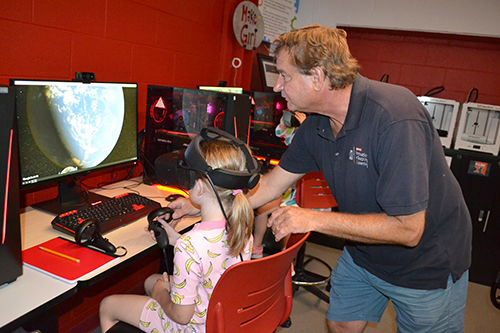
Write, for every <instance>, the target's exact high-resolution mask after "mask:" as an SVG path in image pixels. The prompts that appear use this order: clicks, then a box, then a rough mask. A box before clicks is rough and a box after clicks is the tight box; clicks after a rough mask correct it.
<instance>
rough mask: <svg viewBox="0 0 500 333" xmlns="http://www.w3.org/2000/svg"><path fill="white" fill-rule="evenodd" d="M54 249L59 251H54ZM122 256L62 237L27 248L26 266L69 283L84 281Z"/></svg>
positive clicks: (25, 254) (24, 260) (25, 252)
mask: <svg viewBox="0 0 500 333" xmlns="http://www.w3.org/2000/svg"><path fill="white" fill-rule="evenodd" d="M42 248H43V249H42ZM44 249H45V250H44ZM54 251H55V252H57V253H56V254H54ZM118 259H119V258H116V257H113V256H110V255H107V254H105V253H103V252H100V251H97V250H92V249H89V248H86V247H82V246H80V245H78V244H76V243H74V242H72V241H70V240H67V239H64V238H62V237H58V238H54V239H51V240H49V241H47V242H44V243H41V244H38V245H35V246H33V247H31V248H29V249H26V250H24V251H23V263H24V265H26V266H27V267H31V268H33V269H35V270H38V271H40V272H42V273H45V274H48V275H50V276H52V277H54V278H56V279H59V280H62V281H64V282H67V283H75V282H77V281H78V280H82V279H84V278H85V276H87V275H89V274H91V273H92V272H94V271H95V270H97V269H99V268H101V267H103V266H106V265H109V264H111V263H112V262H114V261H116V260H118Z"/></svg>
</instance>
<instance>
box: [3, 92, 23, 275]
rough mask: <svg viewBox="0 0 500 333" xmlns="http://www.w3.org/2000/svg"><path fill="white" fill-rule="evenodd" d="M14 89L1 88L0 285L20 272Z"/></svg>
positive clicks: (20, 255)
mask: <svg viewBox="0 0 500 333" xmlns="http://www.w3.org/2000/svg"><path fill="white" fill-rule="evenodd" d="M14 106H15V89H14V88H13V87H2V86H0V117H1V119H2V120H1V121H0V206H1V208H0V213H1V215H0V222H1V223H0V285H3V284H5V283H10V282H13V281H15V280H16V279H17V277H18V276H20V275H22V273H23V268H22V267H23V266H22V264H23V263H22V250H21V225H20V217H19V165H18V154H17V133H16V126H15V123H16V121H15V112H14Z"/></svg>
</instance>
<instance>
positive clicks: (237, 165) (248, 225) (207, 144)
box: [200, 139, 254, 256]
mask: <svg viewBox="0 0 500 333" xmlns="http://www.w3.org/2000/svg"><path fill="white" fill-rule="evenodd" d="M200 150H201V153H202V155H203V157H204V158H205V161H206V162H207V164H208V165H209V166H210V167H212V169H216V168H224V169H229V170H236V171H246V158H245V155H244V153H243V151H242V150H241V149H240V148H239V147H238V146H236V145H234V144H233V143H231V142H230V141H227V140H225V139H218V140H212V141H203V142H202V143H201V144H200ZM202 180H203V181H204V182H205V183H206V184H207V187H208V188H211V186H210V184H209V182H208V180H206V179H205V178H202ZM215 189H216V191H217V193H218V195H219V198H220V200H221V202H222V204H223V206H224V210H225V212H226V215H227V218H228V220H229V227H228V228H227V239H228V244H229V255H232V256H237V255H239V254H240V253H241V252H243V250H244V248H245V245H246V244H247V242H248V239H249V238H250V236H251V235H252V229H253V219H254V212H253V209H252V206H251V205H250V202H249V201H248V200H247V198H246V196H245V193H246V192H248V190H243V192H241V193H238V194H236V195H234V194H233V192H234V191H235V190H233V189H226V188H222V187H220V186H216V187H215Z"/></svg>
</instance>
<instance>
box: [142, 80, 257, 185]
mask: <svg viewBox="0 0 500 333" xmlns="http://www.w3.org/2000/svg"><path fill="white" fill-rule="evenodd" d="M250 115H251V97H250V96H249V95H247V94H229V93H223V92H219V91H212V90H201V89H189V88H180V87H172V86H160V85H149V86H148V94H147V109H146V129H145V138H144V158H142V162H143V168H144V170H145V181H146V182H147V183H154V182H155V178H156V177H155V170H154V163H155V161H156V159H157V158H158V157H159V156H160V155H162V154H165V153H169V152H172V151H176V150H182V149H185V148H186V147H187V146H188V145H189V143H190V142H191V140H192V139H193V138H194V137H195V136H196V135H197V134H198V133H199V132H200V131H201V130H202V129H203V128H205V127H209V126H212V127H215V128H218V129H221V130H224V131H226V132H228V133H230V134H232V135H234V136H236V137H237V138H239V139H240V140H242V141H244V142H248V130H249V124H250Z"/></svg>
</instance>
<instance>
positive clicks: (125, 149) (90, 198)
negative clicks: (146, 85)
mask: <svg viewBox="0 0 500 333" xmlns="http://www.w3.org/2000/svg"><path fill="white" fill-rule="evenodd" d="M11 85H13V86H15V88H16V109H17V121H18V130H19V160H20V163H19V164H20V166H19V169H20V177H19V178H20V186H21V189H29V188H33V187H41V186H43V185H47V184H51V183H57V188H58V196H57V198H55V199H50V200H47V201H44V202H41V203H36V204H34V205H33V207H35V208H37V209H40V210H43V211H47V212H50V213H53V214H60V213H64V212H67V211H70V210H73V209H80V208H84V207H86V206H88V205H89V204H91V203H93V202H96V201H106V200H109V198H107V197H104V196H100V195H98V194H95V193H92V192H87V191H83V189H82V187H81V185H80V180H81V178H83V177H84V176H86V175H88V174H91V173H95V172H98V171H102V170H106V169H112V168H115V167H119V166H124V165H127V164H132V163H136V162H137V161H138V156H139V155H138V147H137V118H138V111H137V84H135V83H117V82H91V83H83V82H78V81H63V80H30V79H11ZM57 85H65V86H68V85H71V86H74V87H85V88H87V87H92V88H94V87H102V86H106V87H114V88H117V87H120V88H121V89H122V92H123V97H122V96H121V95H119V94H118V95H115V96H117V97H119V98H118V101H121V98H122V99H123V107H124V114H123V123H122V127H121V129H119V135H118V138H116V134H117V133H118V129H116V130H115V132H114V133H115V139H116V144H115V145H114V146H113V147H112V148H111V150H110V151H109V153H108V154H107V155H106V156H105V157H104V159H102V160H101V161H100V162H95V163H97V164H95V165H91V166H89V167H85V166H83V167H82V168H79V167H69V172H65V170H66V169H68V168H66V169H64V170H63V171H62V173H58V171H57V170H61V167H60V166H58V165H57V164H56V163H55V162H54V161H53V160H54V158H55V157H54V156H51V157H47V155H50V152H48V150H47V149H50V146H51V145H50V144H45V146H44V147H45V148H44V149H45V150H43V149H42V148H40V147H41V146H40V145H39V144H37V143H36V142H35V139H34V136H33V134H32V132H31V131H32V129H31V128H30V126H33V127H34V126H36V125H34V123H35V122H34V121H33V120H31V123H29V122H28V116H27V115H28V113H29V112H31V114H32V115H34V116H36V114H37V113H40V114H43V113H44V112H46V113H47V112H48V113H50V111H48V109H49V108H50V107H49V106H48V105H49V104H50V103H52V102H50V101H51V99H50V97H48V96H50V95H49V93H47V92H45V95H46V96H45V97H43V98H42V97H40V96H38V97H37V96H28V95H27V92H28V90H29V89H33V90H32V91H33V95H36V94H37V93H39V92H40V91H42V88H36V87H44V86H57ZM32 87H35V88H32ZM45 90H46V91H48V90H47V89H45ZM111 90H113V89H111ZM114 91H115V93H116V91H117V90H114ZM37 98H38V99H37ZM62 99H63V98H62ZM37 100H38V101H42V103H37V102H36V101H37ZM45 101H47V106H45V105H44V103H45ZM111 101H113V99H112V97H107V98H106V99H101V100H98V101H94V104H93V105H95V104H98V105H99V106H101V107H102V104H103V103H104V104H106V102H108V103H110V102H111ZM62 103H63V105H65V103H66V102H65V101H63V102H62ZM30 107H33V109H31V111H28V109H29V108H30ZM105 107H107V106H105ZM85 109H86V110H88V107H87V105H86V106H85ZM74 110H80V109H74ZM74 110H73V111H74ZM97 110H103V109H97ZM94 112H95V111H94ZM99 114H100V115H102V112H101V113H99ZM72 115H73V114H72ZM77 116H79V117H82V118H81V119H82V122H83V123H84V122H85V120H86V119H89V117H88V116H87V117H85V115H84V114H82V113H78V114H77ZM55 117H57V116H55ZM102 123H103V124H106V125H108V124H109V129H107V131H108V132H109V131H111V128H112V126H113V124H114V123H115V122H111V123H110V121H109V120H108V122H106V120H103V122H102ZM48 124H49V125H51V124H52V122H48ZM48 127H50V126H48ZM48 127H47V128H45V129H43V128H42V129H40V131H39V133H42V135H43V136H44V137H45V136H46V135H47V140H49V139H48V138H49V137H50V136H48V134H50V133H53V132H55V131H54V130H53V129H52V130H51V129H50V128H48ZM54 127H56V126H55V125H54ZM79 128H80V127H79ZM101 133H104V132H101ZM37 135H38V136H37ZM35 136H37V140H38V141H40V140H41V136H40V134H36V135H35ZM59 137H60V136H59ZM73 138H74V137H73ZM43 140H46V139H45V138H44V139H43ZM61 142H64V143H65V140H63V139H58V141H56V143H57V144H56V145H55V146H56V147H57V145H58V144H60V143H61ZM42 145H43V144H42ZM47 147H49V148H47ZM59 151H60V149H59ZM106 152H108V151H107V150H106ZM103 156H104V155H103ZM31 157H33V158H35V160H36V163H39V164H38V165H35V166H33V164H36V163H34V162H33V160H31V162H30V159H29V158H31ZM101 158H102V156H101ZM51 159H52V160H51ZM77 161H78V159H77ZM75 163H76V162H75ZM80 163H82V162H80ZM37 168H38V170H37ZM40 170H50V171H49V172H47V173H40V174H37V172H38V171H40ZM30 175H31V176H30Z"/></svg>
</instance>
